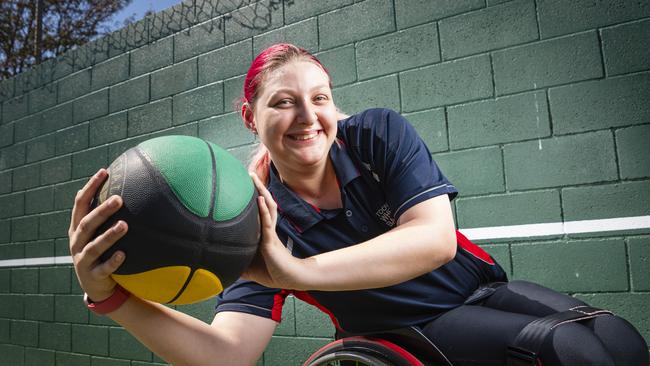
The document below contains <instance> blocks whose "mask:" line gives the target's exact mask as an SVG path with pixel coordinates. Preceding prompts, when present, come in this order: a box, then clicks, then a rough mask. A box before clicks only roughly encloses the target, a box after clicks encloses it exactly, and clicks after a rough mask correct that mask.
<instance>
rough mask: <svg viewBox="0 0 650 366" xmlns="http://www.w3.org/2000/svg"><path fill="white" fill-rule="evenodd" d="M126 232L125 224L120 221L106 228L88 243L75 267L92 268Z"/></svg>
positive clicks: (126, 226)
mask: <svg viewBox="0 0 650 366" xmlns="http://www.w3.org/2000/svg"><path fill="white" fill-rule="evenodd" d="M127 231H128V225H127V224H126V222H124V221H122V220H120V221H118V222H116V223H115V225H113V226H111V227H110V228H108V229H107V230H106V231H105V232H103V233H102V234H101V235H99V236H97V237H96V238H95V239H94V240H93V241H91V242H89V243H88V244H87V245H86V246H85V247H84V248H83V250H82V251H81V254H82V255H80V256H78V258H79V260H78V262H77V265H79V266H80V267H83V266H92V265H93V263H95V262H96V261H97V260H98V259H99V257H100V256H101V255H102V254H103V253H104V252H105V251H106V250H108V249H109V248H110V247H111V246H112V245H113V244H115V243H116V242H117V241H118V240H120V239H121V238H122V237H123V236H124V235H125V234H126V232H127Z"/></svg>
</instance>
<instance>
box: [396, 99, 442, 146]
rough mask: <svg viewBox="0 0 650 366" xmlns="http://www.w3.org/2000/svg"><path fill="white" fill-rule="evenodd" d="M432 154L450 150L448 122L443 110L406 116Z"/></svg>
mask: <svg viewBox="0 0 650 366" xmlns="http://www.w3.org/2000/svg"><path fill="white" fill-rule="evenodd" d="M404 117H405V118H406V119H408V121H409V122H410V123H411V124H412V125H413V127H415V130H416V131H417V132H418V134H419V135H420V137H421V138H422V140H423V141H424V143H425V144H426V145H427V147H428V148H429V151H431V152H439V151H446V150H448V149H449V142H448V139H447V121H446V118H445V111H444V109H442V108H439V109H432V110H428V111H422V112H416V113H409V114H405V115H404Z"/></svg>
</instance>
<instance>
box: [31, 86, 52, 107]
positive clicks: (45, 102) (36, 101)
mask: <svg viewBox="0 0 650 366" xmlns="http://www.w3.org/2000/svg"><path fill="white" fill-rule="evenodd" d="M28 100H29V108H28V109H29V113H30V114H31V113H36V112H40V111H42V110H44V109H47V108H50V107H53V106H55V105H56V85H55V84H47V85H45V86H42V87H40V88H38V89H34V90H32V91H31V92H30V93H29V97H28Z"/></svg>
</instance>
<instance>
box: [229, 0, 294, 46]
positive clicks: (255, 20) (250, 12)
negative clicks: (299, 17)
mask: <svg viewBox="0 0 650 366" xmlns="http://www.w3.org/2000/svg"><path fill="white" fill-rule="evenodd" d="M230 15H231V16H232V19H229V20H227V21H226V24H225V27H226V44H232V43H235V42H239V41H241V40H244V39H248V38H253V36H255V35H258V34H261V33H263V32H267V31H269V30H271V29H276V28H279V27H281V26H282V25H283V23H284V19H283V18H284V11H283V7H282V6H281V5H278V3H277V2H272V1H270V0H262V1H259V2H256V3H253V4H251V5H249V6H245V7H242V8H239V9H237V10H234V11H233V12H232V13H231V14H230Z"/></svg>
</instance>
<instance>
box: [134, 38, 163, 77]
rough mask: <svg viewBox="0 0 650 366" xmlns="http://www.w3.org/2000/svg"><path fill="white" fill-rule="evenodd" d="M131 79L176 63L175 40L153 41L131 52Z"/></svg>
mask: <svg viewBox="0 0 650 366" xmlns="http://www.w3.org/2000/svg"><path fill="white" fill-rule="evenodd" d="M130 61H131V64H130V66H131V77H134V76H139V75H142V74H145V73H148V72H151V71H153V70H157V69H160V68H163V67H165V66H169V65H171V64H172V63H174V38H173V37H167V38H163V39H160V40H157V41H153V42H151V43H149V44H146V45H144V46H142V47H140V48H137V49H135V50H133V51H131V60H130Z"/></svg>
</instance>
